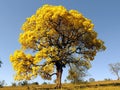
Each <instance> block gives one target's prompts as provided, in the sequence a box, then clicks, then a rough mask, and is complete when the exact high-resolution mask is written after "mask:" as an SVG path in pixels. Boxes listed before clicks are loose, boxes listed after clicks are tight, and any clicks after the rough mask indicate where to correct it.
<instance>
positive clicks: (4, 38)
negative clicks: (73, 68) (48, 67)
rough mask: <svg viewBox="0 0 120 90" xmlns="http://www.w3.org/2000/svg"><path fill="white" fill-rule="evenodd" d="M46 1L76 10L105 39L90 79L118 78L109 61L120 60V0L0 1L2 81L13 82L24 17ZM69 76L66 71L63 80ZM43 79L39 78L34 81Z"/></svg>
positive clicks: (90, 71) (90, 72)
mask: <svg viewBox="0 0 120 90" xmlns="http://www.w3.org/2000/svg"><path fill="white" fill-rule="evenodd" d="M44 4H52V5H63V6H65V7H66V8H67V9H68V10H70V9H75V10H78V11H79V12H81V13H82V14H83V15H84V16H85V17H87V18H89V19H91V20H92V21H93V23H94V24H95V31H96V32H97V33H98V37H99V38H100V39H102V40H103V41H104V42H105V45H106V47H107V49H106V51H104V52H99V53H98V54H97V55H96V57H95V60H94V61H92V62H91V63H92V68H91V69H90V70H89V76H88V77H86V79H88V78H91V77H92V78H95V79H96V80H104V78H111V79H116V77H115V76H114V75H112V74H111V73H110V70H109V66H108V64H110V63H115V62H119V61H120V54H119V51H120V48H119V46H120V41H119V37H120V17H119V16H120V10H119V8H120V5H119V4H120V0H0V59H1V60H2V62H3V65H2V68H0V80H5V81H6V82H7V84H11V82H14V80H13V75H14V74H15V73H14V70H13V68H12V65H11V63H10V61H9V55H10V54H12V53H13V52H14V51H15V50H16V49H19V48H20V44H19V42H18V37H19V34H20V32H21V30H20V28H21V26H22V24H23V23H24V22H25V19H26V18H27V17H29V16H31V15H32V14H34V13H35V12H36V10H37V9H38V8H39V7H41V6H42V5H44ZM66 75H67V73H66V71H64V72H63V81H64V79H65V76H66ZM32 81H38V82H39V83H42V82H44V80H42V79H41V78H40V77H38V78H37V79H35V80H32Z"/></svg>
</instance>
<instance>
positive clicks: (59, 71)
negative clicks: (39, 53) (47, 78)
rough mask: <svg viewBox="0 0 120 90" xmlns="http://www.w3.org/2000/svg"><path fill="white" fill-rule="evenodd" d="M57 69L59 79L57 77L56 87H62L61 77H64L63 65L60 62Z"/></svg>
mask: <svg viewBox="0 0 120 90" xmlns="http://www.w3.org/2000/svg"><path fill="white" fill-rule="evenodd" d="M56 70H57V79H56V88H61V86H62V84H61V78H62V72H63V69H62V66H61V65H60V64H57V65H56Z"/></svg>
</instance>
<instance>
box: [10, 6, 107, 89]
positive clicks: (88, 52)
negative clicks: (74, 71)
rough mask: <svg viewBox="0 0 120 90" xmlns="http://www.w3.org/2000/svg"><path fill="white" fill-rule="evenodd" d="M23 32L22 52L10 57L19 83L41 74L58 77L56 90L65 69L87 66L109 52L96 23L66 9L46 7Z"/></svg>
mask: <svg viewBox="0 0 120 90" xmlns="http://www.w3.org/2000/svg"><path fill="white" fill-rule="evenodd" d="M21 29H22V30H23V31H22V32H21V34H20V37H19V42H20V44H21V45H22V50H16V51H15V52H14V54H13V55H11V56H10V61H11V63H12V65H13V67H14V70H16V76H15V80H30V79H33V78H36V77H37V75H40V76H41V77H42V78H43V79H48V80H51V76H52V75H56V76H57V79H56V80H57V81H56V88H61V78H62V72H63V68H65V67H66V66H69V67H71V64H74V65H76V66H78V68H79V66H81V65H86V63H81V62H83V61H92V60H93V59H94V57H95V56H96V53H97V52H99V51H101V50H105V46H104V42H103V41H102V40H100V39H98V38H97V33H96V32H95V31H94V24H93V23H92V21H91V20H90V19H87V18H86V17H84V16H83V15H82V14H81V13H79V12H78V11H76V10H67V9H66V8H65V7H63V6H52V5H44V6H43V7H41V8H39V9H38V10H37V12H36V13H35V14H34V15H32V16H31V17H29V18H27V20H26V22H25V23H24V24H23V26H22V28H21ZM25 50H31V51H33V54H26V53H25Z"/></svg>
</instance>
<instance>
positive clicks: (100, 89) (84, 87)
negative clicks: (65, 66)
mask: <svg viewBox="0 0 120 90" xmlns="http://www.w3.org/2000/svg"><path fill="white" fill-rule="evenodd" d="M54 87H55V85H54V84H48V85H29V86H16V87H15V86H14V87H12V86H7V87H3V88H0V90H120V81H118V80H116V81H98V82H91V83H83V84H63V87H62V89H54Z"/></svg>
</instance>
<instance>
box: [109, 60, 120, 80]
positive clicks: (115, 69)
mask: <svg viewBox="0 0 120 90" xmlns="http://www.w3.org/2000/svg"><path fill="white" fill-rule="evenodd" d="M109 66H110V71H111V72H112V73H113V74H114V75H116V76H117V80H120V76H119V72H120V63H119V62H118V63H114V64H113V63H112V64H109Z"/></svg>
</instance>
